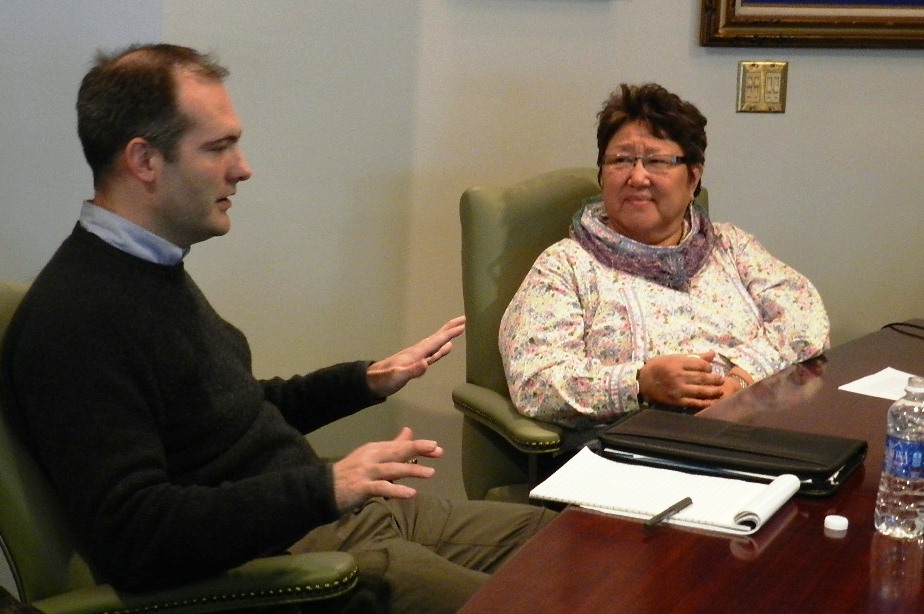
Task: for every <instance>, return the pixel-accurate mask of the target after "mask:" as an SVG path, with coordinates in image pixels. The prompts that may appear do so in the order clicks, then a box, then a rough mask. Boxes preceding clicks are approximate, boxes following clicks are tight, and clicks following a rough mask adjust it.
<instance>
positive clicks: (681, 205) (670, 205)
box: [600, 121, 703, 246]
mask: <svg viewBox="0 0 924 614" xmlns="http://www.w3.org/2000/svg"><path fill="white" fill-rule="evenodd" d="M617 156H629V157H635V156H658V157H661V156H668V157H669V156H683V150H682V149H681V148H680V145H678V144H677V143H675V142H674V141H671V140H668V139H661V138H658V137H656V136H654V135H653V134H652V133H651V130H649V128H648V125H647V124H646V123H643V122H638V121H635V122H631V123H627V124H625V125H624V126H622V127H621V128H620V129H619V130H618V131H616V133H615V134H614V135H613V138H611V139H610V142H609V144H607V146H606V151H605V152H604V155H603V168H602V170H601V174H600V183H601V186H602V188H603V204H604V207H605V208H606V213H607V215H608V216H609V226H610V228H612V229H613V230H615V231H616V232H618V233H620V234H622V235H624V236H627V237H629V238H630V239H634V240H636V241H639V242H641V243H647V244H648V245H661V246H665V245H677V244H678V243H679V242H680V239H681V238H682V235H683V216H684V212H685V211H686V208H687V205H689V204H690V201H691V200H693V191H694V190H695V189H696V186H697V185H698V183H699V179H700V177H701V176H702V174H703V165H702V164H693V165H686V164H675V165H668V166H664V167H663V168H660V169H657V168H654V167H655V166H656V165H655V164H648V168H646V167H645V166H644V165H643V163H642V161H636V162H635V164H626V163H625V162H623V163H622V164H613V163H611V161H613V160H614V158H616V157H617ZM662 166H663V165H662Z"/></svg>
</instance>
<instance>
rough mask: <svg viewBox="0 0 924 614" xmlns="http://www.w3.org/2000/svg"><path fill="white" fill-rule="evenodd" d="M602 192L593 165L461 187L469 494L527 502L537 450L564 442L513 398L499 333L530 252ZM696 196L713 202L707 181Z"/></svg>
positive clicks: (555, 236)
mask: <svg viewBox="0 0 924 614" xmlns="http://www.w3.org/2000/svg"><path fill="white" fill-rule="evenodd" d="M599 193H600V186H599V185H598V183H597V169H596V168H569V169H561V170H555V171H551V172H547V173H543V174H541V175H538V176H536V177H532V178H530V179H527V180H525V181H522V182H520V183H516V184H513V185H509V186H485V187H474V188H470V189H468V190H466V191H465V193H464V194H462V199H461V201H460V203H459V216H460V220H461V223H462V292H463V298H464V302H465V315H466V317H467V323H466V333H465V346H466V356H465V360H466V362H465V376H466V377H465V379H466V382H465V383H464V384H460V385H458V386H456V387H455V389H453V391H452V399H453V402H454V404H455V406H456V408H457V409H459V411H461V412H462V413H463V415H464V418H463V422H462V477H463V480H464V482H465V491H466V493H467V495H468V497H469V498H470V499H495V500H505V501H519V502H526V501H527V500H528V495H529V490H530V489H531V488H532V487H533V486H534V485H535V484H536V481H537V473H538V471H537V466H538V456H539V455H543V454H551V453H554V452H557V451H558V450H559V447H560V445H561V437H560V436H561V429H559V428H558V427H556V426H554V425H552V424H548V423H544V422H538V421H535V420H532V419H530V418H526V417H525V416H523V415H521V414H519V413H518V412H517V411H516V408H515V407H514V405H513V403H512V402H511V400H510V394H509V391H508V389H507V380H506V377H505V375H504V368H503V365H502V363H501V357H500V352H499V350H498V343H497V335H498V329H499V326H500V320H501V317H502V316H503V315H504V310H506V308H507V305H508V304H509V303H510V299H511V298H513V295H514V293H516V291H517V289H518V288H519V287H520V283H521V282H522V281H523V278H524V277H525V276H526V273H527V272H528V271H529V269H530V267H532V264H533V262H534V261H535V260H536V258H537V257H538V256H539V254H540V253H541V252H542V251H543V250H544V249H545V248H546V247H548V246H550V245H552V244H553V243H555V242H556V241H558V240H559V239H563V238H565V237H566V236H568V229H569V227H570V225H571V217H572V216H573V215H574V213H575V211H577V209H578V207H579V206H580V204H581V202H582V201H583V200H584V199H586V198H588V197H591V196H596V195H598V194H599ZM696 200H697V202H698V203H700V204H702V205H703V206H706V207H708V196H707V194H706V190H705V189H704V190H702V191H701V192H700V194H699V196H697V199H696Z"/></svg>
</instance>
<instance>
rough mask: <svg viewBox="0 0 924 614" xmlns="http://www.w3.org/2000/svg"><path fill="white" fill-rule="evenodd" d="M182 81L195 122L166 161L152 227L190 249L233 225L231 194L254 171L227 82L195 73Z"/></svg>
mask: <svg viewBox="0 0 924 614" xmlns="http://www.w3.org/2000/svg"><path fill="white" fill-rule="evenodd" d="M177 81H178V92H177V100H178V106H179V109H180V112H182V113H183V114H184V115H185V116H186V117H187V118H188V119H189V120H190V121H191V126H190V128H189V129H188V130H187V131H186V132H185V133H184V134H183V136H182V137H181V138H180V141H179V143H178V146H177V149H176V154H175V156H174V160H173V161H172V162H167V161H164V162H163V167H162V172H161V174H160V176H159V178H158V180H157V184H156V187H155V189H156V197H155V204H154V211H153V218H154V226H155V227H154V228H152V229H151V230H152V231H153V232H154V233H155V234H158V235H159V236H161V237H163V238H164V239H167V240H168V241H170V242H171V243H173V244H175V245H178V246H180V247H183V248H188V247H189V246H191V245H192V244H193V243H197V242H199V241H204V240H206V239H209V238H211V237H214V236H218V235H223V234H226V233H227V232H228V231H229V230H230V229H231V218H230V217H229V216H228V209H230V208H231V200H230V196H232V195H233V194H234V193H235V191H236V189H237V188H236V186H237V183H238V182H239V181H245V180H247V179H249V178H250V175H251V171H250V167H249V166H248V165H247V161H246V160H245V159H244V156H243V154H242V153H241V150H240V147H239V144H238V143H239V140H240V136H241V124H240V121H239V120H238V118H237V115H236V114H235V113H234V107H233V106H232V104H231V97H230V96H229V95H228V92H227V90H226V89H225V87H224V86H223V85H222V84H221V83H219V82H213V81H206V80H203V79H201V78H199V77H197V76H195V75H194V74H192V73H189V72H182V73H180V74H179V75H178V77H177Z"/></svg>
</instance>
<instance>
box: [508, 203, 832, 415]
mask: <svg viewBox="0 0 924 614" xmlns="http://www.w3.org/2000/svg"><path fill="white" fill-rule="evenodd" d="M580 215H581V213H579V214H578V216H580ZM583 215H584V216H585V219H586V217H587V215H589V214H588V213H586V212H585V213H584V214H583ZM597 215H599V208H598V214H597ZM700 215H702V216H703V220H702V223H705V224H711V222H709V221H708V217H707V216H705V214H704V213H700ZM577 220H578V218H577V217H576V224H577V223H579V222H578V221H577ZM597 221H599V220H597ZM584 230H585V231H587V230H589V231H590V232H592V233H597V234H599V233H610V234H611V235H616V233H614V232H613V231H611V230H609V229H608V227H605V226H604V225H601V224H596V225H595V226H594V225H590V227H589V228H588V225H586V224H585V228H584ZM712 230H713V232H714V244H713V247H712V249H711V251H710V252H709V253H708V256H707V257H706V259H705V261H704V263H703V264H702V266H701V268H700V269H699V270H698V271H697V272H696V273H695V275H693V276H692V277H691V278H690V280H689V287H688V288H686V289H685V290H683V289H681V290H675V289H672V288H670V287H667V286H666V285H664V284H660V283H656V282H654V281H649V280H648V279H645V278H644V277H641V276H639V275H635V274H631V273H627V272H624V271H621V270H618V269H616V268H612V267H611V266H608V265H606V264H603V263H601V262H600V261H599V260H598V259H597V258H595V257H594V256H593V255H591V253H589V252H588V251H587V250H586V249H585V247H584V246H582V245H581V244H580V243H579V242H578V241H577V240H575V239H574V238H569V239H564V240H562V241H559V242H558V243H556V244H554V245H552V246H551V247H549V248H548V249H546V250H545V252H543V253H542V255H540V257H539V258H538V259H537V260H536V262H535V264H534V265H533V267H532V269H531V270H530V272H529V274H528V275H527V276H526V278H525V279H524V281H523V283H522V285H521V286H520V288H519V290H518V291H517V293H516V295H515V296H514V298H513V300H512V301H511V302H510V305H509V306H508V307H507V310H506V312H505V314H504V317H503V319H502V321H501V326H500V334H499V345H500V353H501V356H502V358H503V362H504V368H505V370H506V375H507V382H508V385H509V388H510V395H511V398H512V400H513V402H514V404H515V405H516V407H517V409H518V410H519V411H520V412H521V413H522V414H524V415H526V416H529V417H532V418H535V419H538V420H543V421H547V422H553V423H557V424H561V425H563V426H568V427H573V428H586V427H588V426H592V425H593V424H599V423H603V422H609V421H612V420H613V419H615V418H616V417H617V416H619V415H620V414H622V413H624V412H626V411H631V410H634V409H637V408H638V406H639V402H638V381H637V379H636V374H637V372H638V370H639V369H640V368H641V367H642V365H644V364H645V362H647V361H648V360H650V359H651V358H653V357H655V356H659V355H663V354H689V353H701V352H706V351H708V350H715V351H716V352H718V353H719V354H721V355H722V356H723V357H725V358H727V359H728V360H729V361H730V362H731V363H733V364H736V365H738V366H740V367H741V368H743V369H744V370H745V371H747V372H748V373H749V374H751V376H752V377H753V378H754V380H755V381H756V380H759V379H762V378H764V377H766V376H768V375H771V374H772V373H775V372H776V371H779V370H781V369H783V368H784V367H786V366H788V365H790V364H793V363H796V362H800V361H803V360H806V359H808V358H811V357H813V356H816V355H818V354H821V353H822V352H824V350H826V349H827V348H828V346H829V332H830V325H829V322H828V316H827V313H826V312H825V308H824V305H823V303H822V300H821V297H820V296H819V294H818V291H817V290H816V289H815V287H814V286H813V285H812V283H811V282H810V281H809V280H808V279H807V278H806V277H804V276H803V275H801V274H800V273H798V272H797V271H795V270H794V269H792V268H791V267H789V266H787V265H786V264H784V263H783V262H781V261H780V260H778V259H776V258H774V257H773V256H772V255H771V254H770V253H769V252H767V250H766V249H764V247H763V246H762V245H761V244H760V243H759V242H758V241H757V239H755V238H754V237H753V236H752V235H751V234H749V233H747V232H745V231H744V230H742V229H740V228H738V227H736V226H734V225H732V224H715V225H714V226H712ZM691 234H692V233H691ZM616 236H617V237H621V235H616ZM609 239H612V237H609ZM620 240H623V241H630V240H628V239H625V238H624V237H621V239H620ZM630 242H631V241H630ZM632 243H634V242H632ZM638 245H639V244H636V247H635V248H633V249H637V246H638ZM650 249H652V250H658V249H665V248H650ZM666 249H675V248H666Z"/></svg>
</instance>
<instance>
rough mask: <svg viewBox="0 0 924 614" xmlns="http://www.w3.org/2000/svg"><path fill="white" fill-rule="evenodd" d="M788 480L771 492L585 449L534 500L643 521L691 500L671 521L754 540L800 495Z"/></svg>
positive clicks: (537, 489)
mask: <svg viewBox="0 0 924 614" xmlns="http://www.w3.org/2000/svg"><path fill="white" fill-rule="evenodd" d="M788 477H789V478H791V479H787V480H784V482H785V484H784V486H782V487H779V486H778V487H776V488H771V485H767V484H760V483H754V482H746V481H743V480H734V479H729V478H720V477H715V476H705V475H696V474H690V473H684V472H681V471H674V470H671V469H661V468H655V467H646V466H643V465H632V464H628V463H620V462H616V461H612V460H609V459H606V458H602V457H601V456H598V455H597V454H594V453H593V452H591V451H590V450H589V449H587V448H584V449H582V450H581V451H580V452H578V453H577V454H576V455H575V456H574V457H572V458H571V459H570V460H569V461H568V462H567V463H565V464H564V465H563V466H562V467H561V468H560V469H559V470H558V471H556V472H555V473H554V474H552V475H551V476H549V478H547V479H546V480H545V481H543V482H542V483H541V484H539V485H538V486H536V487H535V488H534V489H533V490H532V492H531V493H530V496H532V497H534V498H537V499H547V500H550V501H558V502H562V503H571V504H574V505H582V506H585V507H591V508H594V509H599V510H600V511H604V512H608V513H615V514H618V515H622V516H628V517H632V518H642V519H648V518H651V517H652V516H654V515H655V514H657V513H658V512H660V511H662V510H664V509H665V508H667V507H668V506H670V505H672V504H674V503H676V502H677V501H679V500H680V499H682V498H684V497H687V496H688V497H691V498H692V499H693V504H692V505H691V506H689V507H688V508H686V509H684V510H682V511H681V512H679V513H677V514H676V515H674V516H673V517H672V518H671V519H670V520H669V521H668V522H670V523H673V524H679V525H685V526H691V527H699V528H708V529H713V530H718V531H723V532H728V533H736V534H740V535H748V534H750V533H753V532H754V531H756V530H757V529H758V528H760V526H761V525H762V524H763V523H764V522H766V520H767V519H768V518H770V516H772V515H773V513H774V512H775V511H776V510H777V509H779V507H780V506H782V505H783V503H785V502H786V501H787V500H788V499H789V498H790V497H792V495H793V494H794V493H795V492H796V490H798V487H799V481H798V479H797V478H796V477H795V476H788ZM768 495H769V496H768ZM755 503H756V506H757V507H754V506H755ZM755 509H756V512H754V514H753V515H752V516H748V517H747V520H748V521H750V522H749V523H747V524H742V523H740V522H736V520H735V517H736V516H737V515H739V514H740V513H741V512H742V511H745V510H750V511H752V512H753V511H754V510H755Z"/></svg>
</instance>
